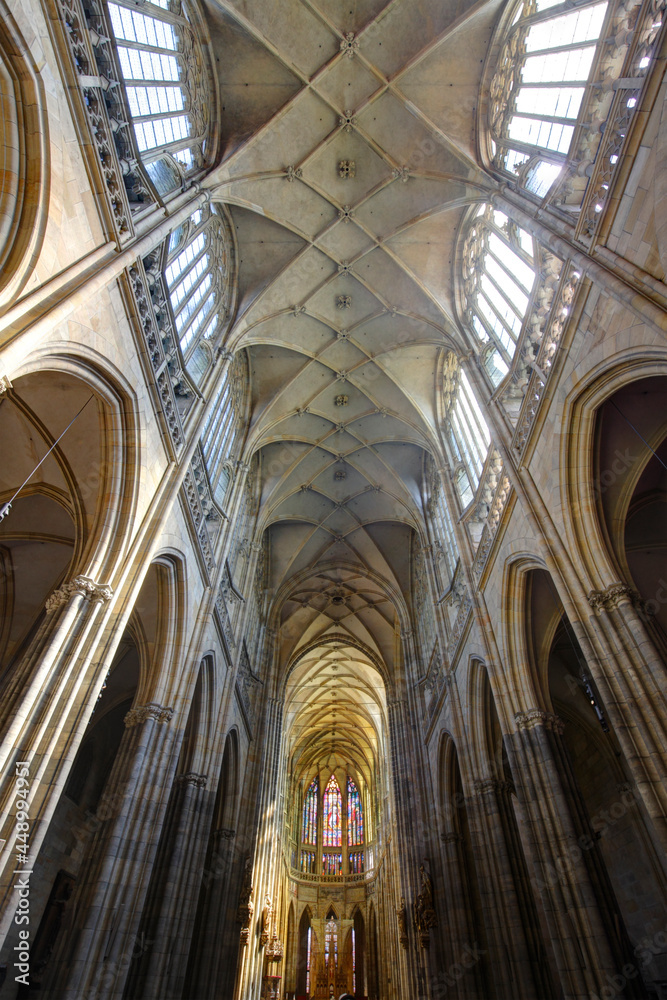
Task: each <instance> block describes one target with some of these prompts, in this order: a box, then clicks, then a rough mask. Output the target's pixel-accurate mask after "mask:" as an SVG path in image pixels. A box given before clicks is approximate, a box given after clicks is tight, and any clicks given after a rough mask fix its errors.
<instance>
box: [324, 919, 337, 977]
mask: <svg viewBox="0 0 667 1000" xmlns="http://www.w3.org/2000/svg"><path fill="white" fill-rule="evenodd" d="M331 957H333V960H334V965H335V966H336V967H337V966H338V924H337V922H336V915H335V913H334V912H333V910H329V912H328V914H327V922H326V924H325V925H324V966H325V968H327V967H328V965H329V959H330V958H331Z"/></svg>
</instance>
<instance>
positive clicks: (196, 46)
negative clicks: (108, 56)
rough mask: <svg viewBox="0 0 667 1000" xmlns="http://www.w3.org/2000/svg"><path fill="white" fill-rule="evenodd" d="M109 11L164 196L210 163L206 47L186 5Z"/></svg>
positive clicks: (147, 157)
mask: <svg viewBox="0 0 667 1000" xmlns="http://www.w3.org/2000/svg"><path fill="white" fill-rule="evenodd" d="M170 8H171V9H170ZM108 10H109V18H110V22H111V26H112V29H113V33H114V37H115V40H116V48H117V53H118V61H119V64H120V69H121V72H122V75H123V81H124V83H125V91H126V95H127V105H128V109H129V111H130V114H131V116H132V124H133V127H134V134H135V138H136V144H137V149H138V151H139V154H140V156H141V159H142V162H143V164H144V167H145V169H146V171H147V173H148V175H149V176H150V178H151V180H152V181H153V184H154V185H155V187H156V189H157V191H158V192H159V193H160V194H163V195H164V194H167V193H169V192H170V191H173V190H175V189H177V188H179V187H180V185H181V178H182V176H183V174H187V173H189V172H191V171H193V170H196V169H198V168H200V167H202V166H204V164H205V156H206V146H207V137H208V132H209V109H210V106H211V100H212V97H211V89H210V87H209V86H208V85H207V84H208V81H207V76H206V71H205V69H204V57H203V53H202V47H201V44H200V43H199V41H198V39H197V34H196V32H194V31H193V30H192V26H191V23H190V18H189V16H188V10H187V7H186V5H185V4H178V5H172V4H170V3H168V0H155V2H152V3H144V4H143V5H142V9H141V11H139V10H137V9H136V4H134V3H131V2H127V0H114V2H113V3H109V5H108ZM176 10H178V12H176Z"/></svg>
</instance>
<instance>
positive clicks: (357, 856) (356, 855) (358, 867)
mask: <svg viewBox="0 0 667 1000" xmlns="http://www.w3.org/2000/svg"><path fill="white" fill-rule="evenodd" d="M363 870H364V852H363V851H353V852H352V853H351V854H350V874H351V875H361V873H362V872H363Z"/></svg>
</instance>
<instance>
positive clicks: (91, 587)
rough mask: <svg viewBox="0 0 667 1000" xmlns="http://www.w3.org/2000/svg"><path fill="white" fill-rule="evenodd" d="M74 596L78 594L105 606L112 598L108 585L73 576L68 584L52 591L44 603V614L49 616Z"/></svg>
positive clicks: (84, 577) (85, 577)
mask: <svg viewBox="0 0 667 1000" xmlns="http://www.w3.org/2000/svg"><path fill="white" fill-rule="evenodd" d="M74 594H80V595H81V596H82V597H84V598H85V599H86V600H87V601H92V602H93V603H100V604H106V603H107V602H108V601H110V600H111V598H112V597H113V590H112V588H111V587H110V586H109V585H108V584H106V583H95V581H94V580H91V579H90V577H87V576H75V577H74V579H73V580H70V581H69V583H64V584H63V585H62V587H59V588H58V590H54V592H53V593H52V594H51V596H50V597H49V598H48V599H47V601H46V605H45V607H46V613H47V614H50V613H51V612H52V611H55V610H56V608H59V607H61V605H63V604H67V602H68V601H69V599H70V597H72V596H73V595H74Z"/></svg>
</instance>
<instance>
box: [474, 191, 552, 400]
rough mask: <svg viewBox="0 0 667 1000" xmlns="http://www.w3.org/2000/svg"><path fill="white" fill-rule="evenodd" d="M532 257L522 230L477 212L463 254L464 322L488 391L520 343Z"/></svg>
mask: <svg viewBox="0 0 667 1000" xmlns="http://www.w3.org/2000/svg"><path fill="white" fill-rule="evenodd" d="M536 257H537V249H536V246H535V241H534V239H533V237H532V236H531V235H530V233H528V232H526V230H525V229H521V228H520V227H519V226H517V225H516V224H515V223H513V222H511V221H510V220H509V219H508V218H507V216H506V215H504V214H503V213H502V212H499V211H497V210H495V209H494V208H493V207H492V206H491V205H482V206H481V207H480V208H479V209H478V210H477V212H476V214H475V216H474V217H473V219H472V221H471V223H470V224H469V229H468V232H467V235H466V239H465V243H464V248H463V280H464V291H465V299H466V319H467V321H468V325H469V327H470V328H471V330H472V331H473V332H474V334H475V337H476V339H477V340H478V342H479V344H480V345H481V346H482V355H483V360H484V366H485V368H486V370H487V372H488V374H489V377H490V379H491V381H492V383H493V384H494V385H498V384H499V382H501V381H502V379H503V378H504V377H505V375H506V374H507V373H508V371H509V369H510V366H511V363H512V359H513V357H514V353H515V351H516V348H517V345H518V343H519V341H520V339H521V333H522V330H523V324H524V321H525V319H526V316H527V314H528V309H529V306H530V303H531V300H532V298H533V295H534V292H535V286H536V278H537V271H536V266H537V260H536ZM484 345H487V346H486V348H485V347H484Z"/></svg>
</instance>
